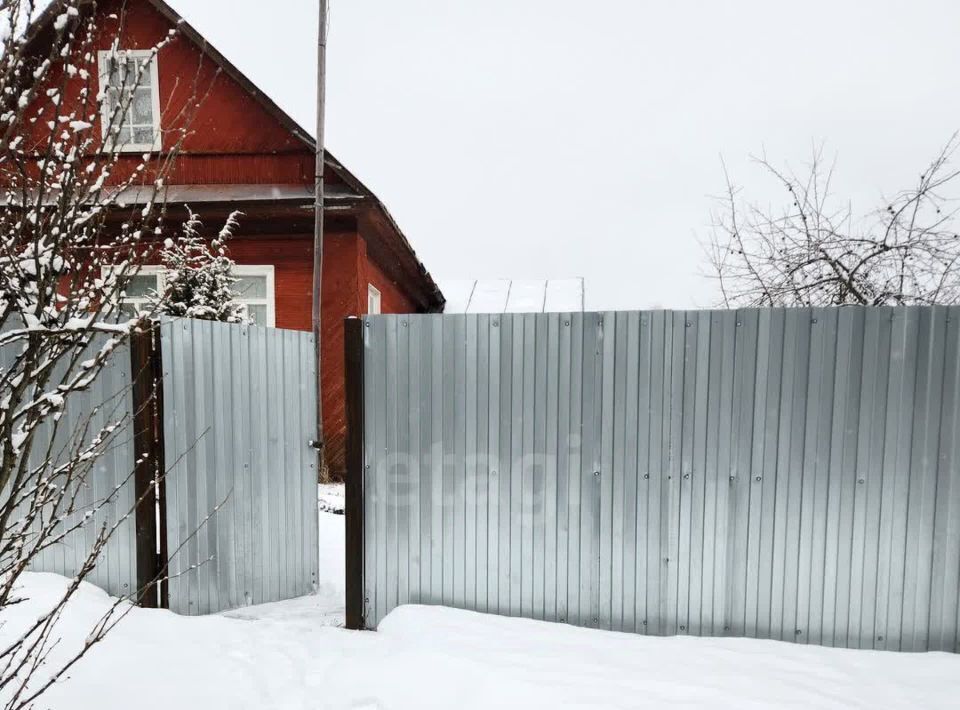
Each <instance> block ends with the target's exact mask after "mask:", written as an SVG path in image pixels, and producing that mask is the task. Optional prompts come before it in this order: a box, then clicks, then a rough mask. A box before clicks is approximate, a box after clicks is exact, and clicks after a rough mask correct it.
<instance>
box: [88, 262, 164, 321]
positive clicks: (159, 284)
mask: <svg viewBox="0 0 960 710" xmlns="http://www.w3.org/2000/svg"><path fill="white" fill-rule="evenodd" d="M110 270H111V269H110V268H109V267H104V268H103V275H104V276H106V275H107V274H108V273H109V272H110ZM165 288H166V281H165V279H164V273H163V269H161V268H160V267H159V266H141V267H140V270H139V271H138V272H137V273H136V274H135V275H134V276H131V277H130V280H129V282H128V283H127V287H126V290H125V291H124V292H123V294H122V297H121V299H120V312H119V317H120V318H121V319H122V320H124V319H129V318H136V317H137V315H138V314H139V313H140V312H141V311H149V310H150V300H151V298H153V297H154V296H155V295H156V294H158V293H163V291H164V289H165Z"/></svg>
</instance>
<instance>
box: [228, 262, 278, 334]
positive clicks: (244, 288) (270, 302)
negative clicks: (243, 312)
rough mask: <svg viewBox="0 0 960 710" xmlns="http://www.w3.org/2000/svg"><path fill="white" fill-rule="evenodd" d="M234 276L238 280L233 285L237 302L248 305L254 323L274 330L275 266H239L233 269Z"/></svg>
mask: <svg viewBox="0 0 960 710" xmlns="http://www.w3.org/2000/svg"><path fill="white" fill-rule="evenodd" d="M233 275H234V276H235V277H236V279H237V282H236V283H235V284H234V285H233V290H234V291H235V292H236V294H237V300H238V301H240V302H241V303H244V304H246V306H247V312H248V313H249V314H250V317H251V318H253V322H254V323H256V324H257V325H265V326H267V327H268V328H273V327H274V326H275V325H276V322H277V313H276V302H275V299H274V291H273V276H274V274H273V266H247V265H243V264H238V265H237V266H235V267H234V268H233Z"/></svg>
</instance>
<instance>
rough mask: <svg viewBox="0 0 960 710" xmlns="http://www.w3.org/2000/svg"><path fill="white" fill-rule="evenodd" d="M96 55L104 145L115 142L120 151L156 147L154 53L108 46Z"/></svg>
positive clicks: (157, 90) (157, 85)
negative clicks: (102, 98)
mask: <svg viewBox="0 0 960 710" xmlns="http://www.w3.org/2000/svg"><path fill="white" fill-rule="evenodd" d="M98 58H99V63H100V90H101V92H103V94H104V97H105V98H104V101H103V104H102V107H103V115H102V116H101V123H102V124H103V138H104V140H105V141H107V148H108V149H112V148H113V146H114V144H115V146H116V150H118V151H121V152H138V153H149V152H152V151H158V150H160V145H161V134H160V82H159V79H158V76H157V61H156V57H155V56H154V53H153V52H152V51H151V50H140V49H127V50H116V51H113V50H108V51H102V52H100V53H99V55H98ZM118 112H119V113H118ZM111 126H112V128H111ZM108 133H109V134H112V135H108Z"/></svg>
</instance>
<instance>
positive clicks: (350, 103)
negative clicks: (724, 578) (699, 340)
mask: <svg viewBox="0 0 960 710" xmlns="http://www.w3.org/2000/svg"><path fill="white" fill-rule="evenodd" d="M172 4H173V5H174V6H175V7H176V8H177V9H178V10H179V11H180V12H181V14H183V15H184V16H185V17H186V18H187V20H189V21H190V22H191V23H193V24H194V25H195V26H196V27H197V28H198V29H199V30H200V31H201V32H203V33H204V34H206V35H207V36H208V38H209V39H210V40H211V41H212V42H213V43H214V44H215V45H216V46H217V47H218V48H219V49H220V50H221V51H223V52H224V54H226V55H227V56H228V57H229V58H230V59H231V60H232V61H234V62H235V63H236V64H237V66H238V67H240V69H241V70H243V71H244V72H245V73H247V74H248V75H249V76H250V78H251V79H253V80H254V82H256V83H257V84H259V85H260V86H261V87H262V88H263V89H264V90H265V91H267V92H268V93H269V94H271V95H272V96H273V98H274V99H275V100H276V101H277V102H278V103H279V104H280V105H281V106H283V107H284V108H285V109H286V110H288V111H289V112H290V113H291V114H292V115H293V116H294V117H295V118H297V119H298V120H299V121H300V122H301V123H303V124H304V126H305V127H310V126H312V125H313V116H314V99H315V90H314V83H315V82H314V61H315V38H316V7H317V0H270V1H269V2H265V1H264V0H172ZM331 4H332V9H331V26H330V37H329V56H328V62H329V76H328V124H327V125H328V135H327V145H328V147H329V148H330V150H331V151H333V152H334V153H335V154H336V155H337V156H338V157H339V158H340V159H341V160H343V161H344V162H345V163H346V164H347V165H348V166H349V168H350V169H351V170H352V171H353V172H354V173H356V174H357V175H358V176H359V177H360V178H361V179H362V180H363V181H364V182H365V183H367V185H369V186H370V187H371V188H372V189H373V190H374V191H375V192H376V193H377V194H378V195H379V196H380V197H381V198H382V199H383V200H384V202H386V204H387V206H388V207H389V208H390V210H391V212H393V214H394V216H395V217H396V218H397V220H398V221H399V223H400V225H401V227H402V228H403V229H404V231H405V233H406V234H407V236H408V237H409V238H410V240H411V242H412V243H413V245H414V247H415V248H416V249H417V251H418V253H419V255H420V256H421V258H422V259H423V261H424V262H425V264H426V265H427V268H428V269H429V270H430V271H431V272H432V273H433V274H434V275H435V276H436V277H437V278H476V277H482V278H499V277H514V278H540V277H542V278H546V277H552V278H562V277H572V276H583V277H585V278H586V289H587V306H588V308H591V309H601V308H643V307H653V306H663V307H679V308H683V307H696V306H709V305H714V304H715V302H716V299H717V294H716V290H715V286H714V284H713V283H712V282H710V281H709V280H707V279H705V278H703V276H702V275H701V273H702V271H703V261H704V259H703V254H702V249H701V247H700V240H702V239H703V238H704V237H705V236H706V235H707V234H708V230H709V224H710V211H711V208H712V202H711V197H710V196H711V195H716V194H718V193H719V192H720V191H721V190H722V188H723V184H724V183H723V174H722V171H721V167H720V156H721V155H723V157H724V158H725V160H726V161H727V165H728V167H729V168H730V171H731V173H732V176H733V178H734V180H735V181H736V182H738V183H739V184H740V185H743V186H744V187H745V188H747V191H748V192H749V193H750V194H752V195H754V196H755V197H756V198H757V199H759V200H767V199H769V198H779V194H780V193H779V192H778V191H772V188H770V186H769V185H768V184H767V182H766V180H765V179H764V177H763V175H762V173H761V172H760V171H759V169H757V168H756V167H755V166H752V165H751V164H750V162H749V160H748V156H749V155H750V154H751V153H754V154H756V153H759V152H761V151H763V150H764V149H765V150H766V152H767V154H768V156H770V157H771V158H774V159H775V160H776V161H777V162H788V163H790V164H792V165H795V166H797V167H800V166H802V164H803V162H804V160H805V159H806V158H807V157H808V156H809V154H810V150H811V145H812V144H813V143H814V142H825V143H826V146H827V151H828V154H829V155H831V156H834V155H836V157H837V158H838V160H839V165H838V169H839V177H838V180H837V183H836V187H837V191H838V193H840V194H842V196H843V197H844V200H846V198H847V197H850V198H852V199H853V200H854V205H855V207H858V208H862V210H863V211H866V210H867V209H868V208H872V207H873V206H874V204H875V203H876V201H877V198H878V196H879V195H880V194H881V193H884V192H887V193H889V192H891V191H893V190H896V189H898V188H900V187H903V186H906V185H907V184H909V183H911V182H912V181H913V180H914V179H915V178H916V176H917V175H918V174H919V172H920V171H921V170H922V168H923V167H924V165H925V163H926V162H927V161H928V159H929V158H931V157H932V155H933V153H934V152H935V151H936V150H937V149H938V148H939V147H941V146H942V145H943V144H944V143H945V142H946V141H947V139H948V138H949V137H950V135H951V134H952V133H953V132H954V131H955V130H957V129H958V128H960V91H958V90H957V86H958V74H960V42H958V41H957V28H958V27H960V2H957V1H956V0H939V1H934V0H911V2H904V1H897V2H894V1H892V0H870V1H869V2H867V1H866V0H859V1H854V0H832V1H829V0H803V2H797V1H796V0H792V1H790V2H785V1H781V0H728V1H725V2H720V1H719V0H659V1H657V2H652V1H647V0H590V1H589V2H583V1H581V2H574V1H573V0H483V1H480V0H331Z"/></svg>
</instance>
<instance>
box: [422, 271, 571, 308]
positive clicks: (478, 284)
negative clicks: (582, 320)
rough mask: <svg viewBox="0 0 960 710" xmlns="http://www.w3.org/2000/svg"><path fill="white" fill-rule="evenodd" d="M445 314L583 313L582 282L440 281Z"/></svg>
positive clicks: (523, 280)
mask: <svg viewBox="0 0 960 710" xmlns="http://www.w3.org/2000/svg"><path fill="white" fill-rule="evenodd" d="M439 285H440V289H441V290H442V291H443V295H444V296H445V297H446V299H447V305H446V306H445V307H444V313H569V312H574V311H582V310H583V300H584V292H583V279H487V280H484V279H481V280H449V279H448V280H441V281H440V282H439Z"/></svg>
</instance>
